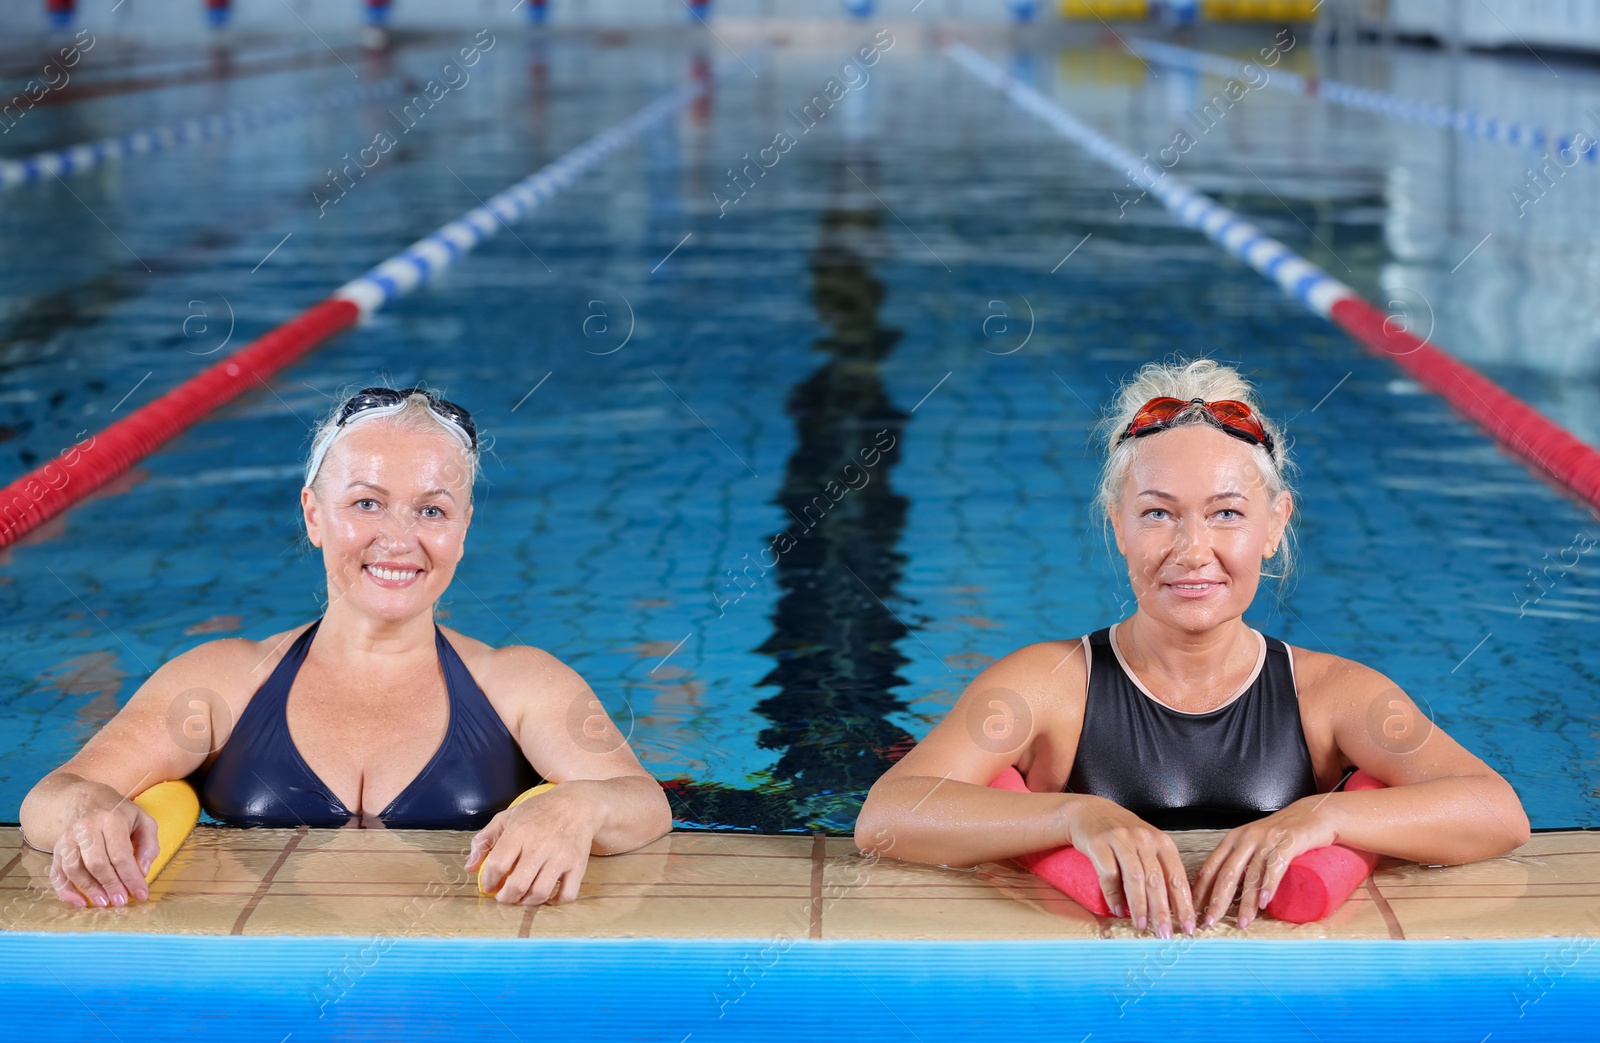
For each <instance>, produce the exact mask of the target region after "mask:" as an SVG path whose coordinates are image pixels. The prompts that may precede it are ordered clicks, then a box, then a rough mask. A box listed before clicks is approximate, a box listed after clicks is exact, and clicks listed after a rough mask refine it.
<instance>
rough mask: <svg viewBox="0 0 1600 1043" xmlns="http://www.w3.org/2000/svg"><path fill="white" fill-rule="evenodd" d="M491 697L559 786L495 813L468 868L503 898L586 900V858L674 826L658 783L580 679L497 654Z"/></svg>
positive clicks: (549, 664)
mask: <svg viewBox="0 0 1600 1043" xmlns="http://www.w3.org/2000/svg"><path fill="white" fill-rule="evenodd" d="M484 680H486V681H488V684H486V685H485V688H484V691H485V694H486V695H489V696H490V701H491V703H492V704H493V705H494V707H495V709H496V711H497V712H499V713H500V715H501V718H502V719H503V720H506V722H507V726H508V727H509V728H510V729H511V731H512V734H513V735H515V736H516V737H517V743H518V745H519V746H521V748H522V751H523V755H524V756H526V757H527V758H528V762H529V763H530V764H532V765H533V766H534V768H535V770H537V771H538V772H539V774H540V775H541V776H543V777H544V778H545V779H547V780H549V781H550V782H557V783H560V785H558V786H557V787H555V789H553V790H546V791H545V792H544V793H541V794H539V795H537V796H535V797H532V798H530V799H528V800H526V801H524V802H523V803H522V804H520V805H518V806H517V807H515V808H512V809H510V810H508V811H503V812H501V813H500V814H499V815H496V816H495V817H494V818H493V819H492V820H491V821H490V822H489V824H488V825H487V826H485V827H484V828H483V830H482V831H480V832H479V833H478V835H477V836H476V837H474V838H473V842H472V849H471V852H470V853H469V855H468V859H467V868H468V869H469V870H471V869H476V868H479V867H480V866H481V868H482V881H483V887H484V889H485V890H486V891H489V892H490V893H493V894H494V895H495V897H496V899H497V900H499V901H502V902H520V901H524V900H526V901H528V902H531V903H535V904H537V903H540V902H543V901H545V900H546V899H547V898H548V897H549V896H550V895H551V892H552V891H555V890H556V888H557V887H558V886H559V888H560V893H559V896H558V897H559V899H560V900H563V901H570V900H572V899H574V898H577V896H578V885H579V884H580V883H581V881H582V879H583V874H584V871H585V869H586V868H587V865H588V857H589V855H591V854H594V855H607V854H617V853H619V852H623V851H632V850H633V849H634V848H637V847H642V846H643V845H645V844H648V843H649V842H650V841H652V840H655V839H656V838H657V837H660V836H662V835H664V834H665V833H666V832H667V831H668V830H670V829H671V828H672V810H671V807H670V806H669V805H668V803H667V796H666V794H665V793H664V792H663V791H662V789H661V785H660V783H658V782H656V780H655V779H654V778H652V777H651V776H650V773H649V772H647V771H645V769H644V767H643V765H641V764H640V763H639V759H638V757H636V756H634V753H633V750H632V749H631V748H630V747H629V746H628V741H627V738H626V737H625V736H624V735H623V734H622V732H621V731H619V730H618V729H617V726H616V725H615V724H614V723H612V721H611V718H610V716H609V715H607V713H606V711H605V708H604V707H603V706H601V704H600V701H599V700H598V699H597V698H595V695H594V692H593V691H592V690H591V689H590V688H589V686H588V685H587V684H585V683H584V680H583V678H582V677H580V676H578V674H577V673H576V672H575V671H574V670H572V669H571V668H570V667H568V666H566V665H565V664H563V663H562V662H561V661H560V660H558V659H556V658H555V657H554V656H552V655H550V654H549V653H548V652H543V651H540V650H539V649H536V648H529V647H527V646H514V647H511V648H502V649H499V650H497V651H494V652H492V665H491V666H490V667H489V670H488V671H487V672H486V674H485V676H484Z"/></svg>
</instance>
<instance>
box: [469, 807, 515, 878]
mask: <svg viewBox="0 0 1600 1043" xmlns="http://www.w3.org/2000/svg"><path fill="white" fill-rule="evenodd" d="M505 828H506V827H505V812H503V811H502V812H501V813H500V814H498V815H496V816H495V817H494V818H492V819H490V820H489V824H488V825H487V826H484V827H483V828H482V829H480V830H478V833H477V835H476V836H474V837H473V838H472V846H471V847H469V848H468V849H467V869H468V871H471V870H473V869H477V868H478V865H479V863H480V862H482V861H483V857H484V856H485V855H487V854H488V853H489V852H490V850H491V849H493V847H494V842H495V841H496V840H499V839H500V834H501V833H504V832H505Z"/></svg>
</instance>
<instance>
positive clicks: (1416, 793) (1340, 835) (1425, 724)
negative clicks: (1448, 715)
mask: <svg viewBox="0 0 1600 1043" xmlns="http://www.w3.org/2000/svg"><path fill="white" fill-rule="evenodd" d="M1323 685H1324V686H1326V688H1327V694H1326V697H1325V698H1326V702H1327V704H1328V708H1327V711H1326V712H1328V713H1329V714H1330V715H1331V719H1332V725H1333V734H1334V741H1335V742H1336V744H1337V745H1338V749H1339V753H1340V755H1341V756H1342V757H1344V758H1346V759H1347V760H1348V763H1350V764H1353V765H1355V766H1356V767H1358V768H1360V769H1362V770H1363V771H1365V772H1366V773H1367V774H1369V775H1372V776H1374V777H1375V778H1377V779H1378V780H1379V781H1381V782H1384V783H1387V784H1388V786H1389V787H1390V788H1389V789H1385V790H1370V791H1362V792H1359V793H1334V794H1329V795H1328V796H1327V806H1326V809H1325V814H1326V815H1327V817H1328V819H1329V822H1330V825H1331V828H1332V830H1333V833H1334V838H1335V840H1336V842H1338V843H1341V844H1346V845H1348V846H1350V847H1358V848H1361V849H1363V850H1366V851H1376V852H1380V853H1382V854H1385V855H1392V856H1394V857H1396V858H1404V859H1407V860H1409V861H1413V862H1424V863H1428V864H1431V865H1456V864H1459V863H1462V862H1473V861H1476V860H1478V859H1480V858H1493V857H1495V856H1496V855H1504V854H1507V853H1509V852H1511V851H1514V850H1515V849H1517V848H1519V847H1521V846H1522V845H1523V844H1526V843H1527V842H1528V836H1529V828H1528V815H1527V813H1526V812H1525V811H1524V810H1523V808H1522V802H1521V801H1520V800H1519V799H1518V798H1517V794H1516V791H1515V790H1513V789H1512V788H1511V784H1510V783H1508V782H1507V781H1506V780H1505V779H1504V778H1502V777H1501V776H1500V774H1499V773H1498V772H1496V771H1495V770H1494V769H1493V768H1491V767H1489V766H1488V765H1487V764H1485V763H1484V762H1483V761H1482V760H1480V759H1479V758H1477V757H1476V756H1474V755H1473V754H1471V753H1469V752H1468V751H1467V750H1466V749H1464V748H1463V747H1462V746H1461V744H1460V743H1458V742H1456V741H1455V740H1454V739H1452V738H1451V737H1450V736H1448V735H1446V734H1445V732H1444V729H1442V728H1440V727H1439V726H1438V725H1436V724H1434V723H1433V722H1432V721H1430V720H1429V719H1428V718H1427V716H1426V715H1425V714H1424V713H1423V712H1422V710H1421V709H1420V708H1419V707H1418V706H1417V705H1416V703H1415V701H1413V700H1412V699H1411V697H1410V696H1408V695H1407V694H1406V693H1405V692H1404V691H1402V690H1401V689H1400V688H1399V686H1397V685H1395V684H1394V682H1392V681H1390V680H1389V679H1388V678H1387V677H1385V676H1384V675H1383V674H1381V673H1379V672H1378V671H1376V670H1372V669H1370V668H1368V667H1365V666H1362V665H1360V664H1359V663H1352V662H1350V661H1349V660H1338V661H1337V662H1335V663H1333V664H1330V665H1329V667H1328V668H1327V670H1326V679H1325V680H1324V681H1323Z"/></svg>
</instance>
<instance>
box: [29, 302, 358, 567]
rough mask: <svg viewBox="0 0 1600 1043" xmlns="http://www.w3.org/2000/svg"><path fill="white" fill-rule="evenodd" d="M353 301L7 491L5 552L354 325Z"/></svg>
mask: <svg viewBox="0 0 1600 1043" xmlns="http://www.w3.org/2000/svg"><path fill="white" fill-rule="evenodd" d="M360 317H361V310H360V309H359V308H357V307H356V305H355V304H354V303H353V302H351V301H346V300H331V299H330V300H325V301H323V302H322V303H320V304H317V305H315V306H313V307H311V308H309V309H307V310H306V311H304V312H301V313H300V314H299V315H298V316H296V317H295V318H293V319H291V320H289V321H288V322H286V323H284V324H283V325H282V326H279V327H277V328H276V329H274V330H272V331H271V332H269V333H267V334H266V335H264V336H262V337H261V338H260V339H258V340H256V341H255V342H254V343H252V344H250V345H248V346H246V347H244V348H241V349H240V350H239V351H237V352H235V353H234V354H232V355H230V356H228V357H227V358H226V359H224V360H223V361H221V362H218V363H217V364H216V365H214V366H211V367H210V368H209V369H206V370H205V371H204V372H202V373H200V374H198V375H197V376H194V377H191V378H190V379H188V380H186V381H184V382H183V383H182V384H179V385H178V386H177V387H175V388H173V389H172V390H171V391H168V392H167V393H166V394H164V395H162V396H161V397H160V398H158V399H156V400H155V401H154V402H151V403H149V404H148V405H145V406H142V407H140V408H139V409H136V410H134V411H133V412H132V413H129V414H128V415H127V416H126V417H123V418H122V419H121V420H118V421H117V422H116V423H114V424H112V425H111V426H110V427H108V428H106V429H105V430H104V431H102V432H100V433H99V434H98V435H96V436H95V437H94V441H93V442H92V443H91V444H90V445H89V446H88V447H87V448H85V449H83V450H82V451H80V452H76V453H67V454H63V455H62V457H60V458H57V459H53V460H51V461H50V462H49V463H47V464H45V465H43V466H42V467H39V468H36V469H35V470H33V471H31V472H29V473H28V474H25V475H23V476H22V477H21V478H18V479H17V480H16V481H14V482H12V483H11V484H10V485H8V486H6V487H5V488H4V489H0V547H5V546H8V545H10V544H12V543H15V542H16V541H17V540H19V539H21V538H22V536H24V535H25V534H27V533H28V532H29V531H31V530H33V529H35V528H37V527H38V526H39V525H41V524H43V523H44V522H46V521H49V520H50V519H51V518H53V517H55V516H56V515H58V514H60V513H61V512H63V511H65V510H66V509H67V508H69V507H71V506H72V505H73V504H75V503H77V502H78V501H79V500H81V499H83V498H84V497H85V496H88V495H89V494H90V493H92V492H94V490H96V489H98V488H100V487H101V486H102V485H104V484H106V483H107V482H109V481H111V480H112V479H113V478H115V477H117V476H118V475H120V474H122V473H123V472H124V471H126V470H128V468H130V467H132V466H133V465H134V464H135V463H137V462H138V461H139V460H141V459H143V458H144V457H146V456H148V455H150V454H151V453H153V452H155V451H156V450H157V449H158V448H160V447H161V446H162V445H164V444H165V443H166V442H168V441H169V440H171V439H172V438H173V437H174V436H175V435H177V434H179V433H181V432H182V431H183V430H184V429H186V428H188V427H189V426H190V425H191V424H193V423H195V422H196V421H197V420H199V419H200V418H201V417H203V416H205V415H206V414H207V413H209V412H211V411H212V410H213V409H216V408H217V407H218V406H221V405H223V404H224V403H227V402H231V401H232V400H233V399H235V398H238V397H239V396H240V395H242V394H244V393H245V392H246V391H249V390H250V389H251V388H254V387H256V386H257V385H258V384H265V383H266V381H267V378H268V377H270V376H272V374H274V373H276V372H278V371H279V370H281V369H283V368H284V367H285V366H287V365H289V364H290V363H291V362H293V361H295V360H296V359H298V358H299V357H300V356H302V355H304V354H305V353H306V352H308V351H310V350H311V349H312V348H314V347H316V346H317V345H319V344H321V343H322V342H323V341H325V340H327V339H328V338H329V337H331V336H333V335H334V334H336V333H338V332H340V331H341V330H344V329H346V328H348V327H350V326H353V325H355V323H356V321H357V320H358V319H359V318H360Z"/></svg>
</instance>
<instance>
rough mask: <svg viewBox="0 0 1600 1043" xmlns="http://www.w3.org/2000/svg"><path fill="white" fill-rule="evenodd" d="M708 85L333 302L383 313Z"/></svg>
mask: <svg viewBox="0 0 1600 1043" xmlns="http://www.w3.org/2000/svg"><path fill="white" fill-rule="evenodd" d="M708 85H709V84H708V82H704V81H703V82H699V83H693V84H690V85H689V86H686V87H682V88H679V89H678V90H676V91H673V92H672V93H671V94H668V95H666V96H664V97H661V98H658V99H657V100H655V101H653V102H651V103H650V104H649V105H646V106H645V107H644V108H642V109H640V110H639V111H638V112H636V113H634V114H633V115H632V116H630V117H628V118H627V119H625V120H623V121H622V122H621V123H618V124H616V125H614V126H612V127H609V128H607V129H606V130H603V131H601V132H600V133H599V134H596V135H595V136H594V137H592V138H590V139H589V140H588V141H586V142H584V143H583V144H582V145H579V146H578V147H577V148H575V149H573V150H572V151H571V152H568V153H566V154H565V155H563V156H562V157H561V158H560V159H558V160H556V161H555V162H553V163H551V164H550V165H549V166H546V167H543V168H541V169H539V170H537V171H535V172H534V173H532V174H530V175H528V176H527V177H525V178H523V179H522V180H521V181H518V182H517V183H516V184H514V185H512V186H511V187H510V188H508V189H506V190H505V191H504V192H501V193H500V194H499V195H497V196H495V197H494V198H492V199H490V200H489V201H488V202H487V203H485V204H483V205H482V206H479V207H476V208H474V209H472V210H469V211H467V212H466V213H465V214H463V215H462V216H461V217H459V218H457V219H456V220H454V221H451V222H450V223H449V224H447V225H445V226H444V227H442V228H440V229H439V230H438V231H436V232H434V233H433V234H432V235H428V236H425V237H424V238H422V239H418V240H417V241H416V242H414V243H412V244H411V245H410V246H409V247H407V248H406V249H405V250H403V251H401V252H400V253H398V254H396V255H394V256H393V257H391V258H389V259H388V260H387V261H384V262H383V263H382V264H379V265H378V266H377V267H375V268H373V269H372V270H370V271H368V272H367V273H366V274H365V275H363V276H361V277H360V278H358V279H352V280H351V281H350V282H347V283H345V284H344V285H343V286H341V287H339V288H338V289H337V290H335V291H334V292H333V295H332V296H333V298H334V299H335V300H346V301H350V302H351V303H352V304H354V305H355V306H356V307H357V308H359V309H360V310H361V314H362V315H363V316H366V315H369V314H371V313H372V312H374V311H376V310H377V309H378V308H381V307H382V306H383V305H384V304H385V303H386V302H388V301H389V300H390V299H391V298H394V297H398V296H400V295H401V294H404V293H406V292H408V291H410V290H411V289H413V288H414V287H416V286H417V285H419V284H420V283H424V282H427V281H428V280H429V279H431V278H433V276H435V275H437V274H438V273H439V272H441V271H443V270H444V269H445V268H448V267H449V266H450V265H451V263H452V262H454V261H455V260H456V258H458V257H460V256H461V255H462V254H464V253H466V252H467V251H469V250H471V249H472V248H473V247H475V246H477V245H478V244H479V243H481V242H483V241H484V240H485V239H487V238H489V237H490V236H491V235H494V233H495V231H496V230H497V229H499V227H500V225H501V223H502V222H504V223H505V224H508V225H509V224H510V223H511V222H513V221H516V220H518V219H520V218H522V217H524V216H526V215H527V214H529V213H531V212H532V211H534V210H535V209H537V208H538V207H539V206H540V204H542V203H544V202H545V201H546V200H548V199H550V198H551V197H552V196H554V195H555V194H556V193H557V192H559V191H561V190H562V189H563V188H565V187H566V186H568V185H570V184H571V183H572V182H573V180H574V179H575V178H577V176H578V175H579V174H581V173H583V172H584V171H585V170H587V169H589V168H590V167H592V166H594V165H595V164H596V163H597V162H599V161H600V160H601V159H603V158H604V157H605V156H607V155H609V154H610V153H612V152H615V151H616V150H617V149H619V148H621V147H622V146H623V145H625V144H627V143H628V141H629V140H630V139H632V138H633V137H635V136H637V135H638V134H639V132H640V131H642V130H644V129H645V128H646V127H648V126H650V125H651V124H652V123H655V122H657V121H658V120H660V119H662V118H663V117H664V116H667V115H669V114H670V113H672V112H675V111H677V110H678V109H680V108H682V107H683V106H684V105H685V104H687V103H688V102H689V101H691V100H693V99H694V98H695V97H697V96H698V95H700V94H701V93H703V92H704V91H705V90H706V88H707V86H708Z"/></svg>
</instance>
